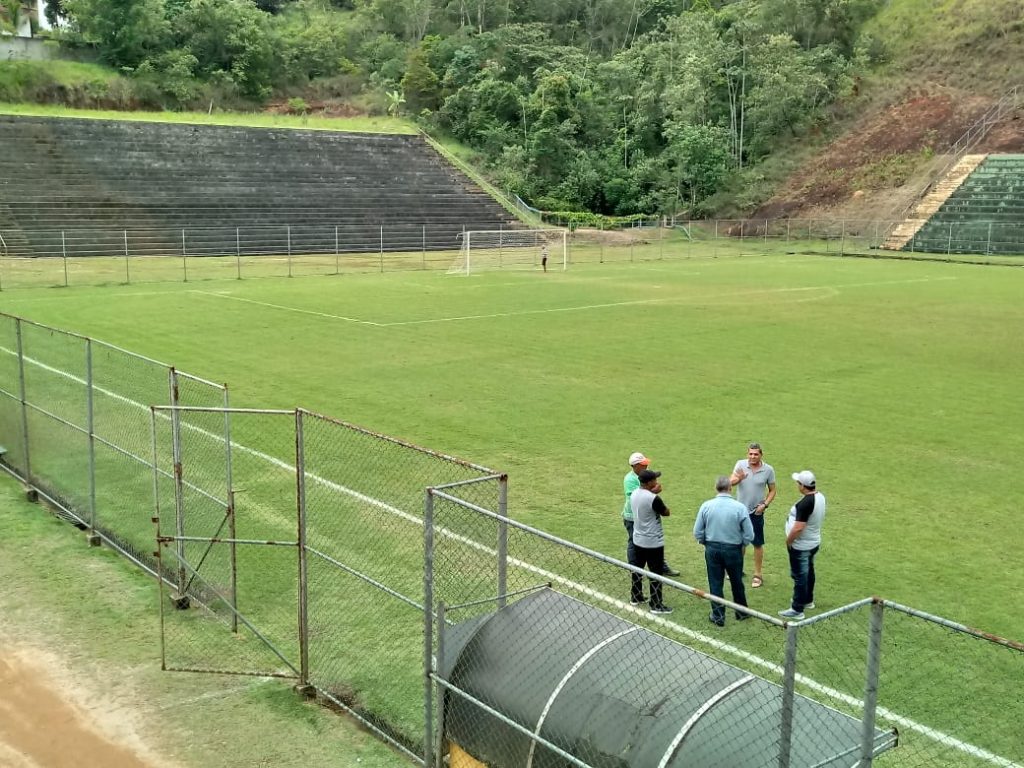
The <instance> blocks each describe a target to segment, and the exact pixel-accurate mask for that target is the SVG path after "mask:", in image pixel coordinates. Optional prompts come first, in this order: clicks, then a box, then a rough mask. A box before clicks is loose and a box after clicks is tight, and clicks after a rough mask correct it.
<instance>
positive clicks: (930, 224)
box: [904, 154, 1024, 256]
mask: <svg viewBox="0 0 1024 768" xmlns="http://www.w3.org/2000/svg"><path fill="white" fill-rule="evenodd" d="M904 250H914V251H919V252H927V253H944V254H949V255H952V254H968V253H973V254H985V255H993V254H995V255H1006V256H1011V255H1012V256H1020V255H1024V155H1014V154H992V155H989V156H988V157H987V158H986V159H985V162H984V163H982V164H981V165H980V166H978V168H977V169H976V170H975V171H974V172H973V173H972V174H971V175H970V176H969V177H968V178H967V179H966V180H965V181H964V182H963V183H962V184H961V185H960V186H959V187H957V189H956V191H954V192H953V194H952V195H950V196H949V198H948V199H947V200H946V201H945V202H944V203H943V204H942V207H941V208H940V209H939V210H938V211H936V212H935V214H933V215H932V216H931V217H930V218H929V219H928V221H927V222H926V223H925V225H924V226H923V227H921V228H920V229H919V230H918V231H917V232H916V233H915V234H914V237H913V239H912V240H911V241H910V244H909V245H908V246H904Z"/></svg>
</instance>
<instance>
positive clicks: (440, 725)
mask: <svg viewBox="0 0 1024 768" xmlns="http://www.w3.org/2000/svg"><path fill="white" fill-rule="evenodd" d="M446 613H447V611H446V609H445V605H444V601H443V600H442V601H439V602H438V604H437V663H436V667H437V671H436V672H435V674H438V675H439V674H440V670H441V664H442V663H443V661H444V654H445V649H444V643H445V634H446V630H447V628H446V622H447V621H448V619H447V618H446ZM437 698H438V704H439V705H440V703H441V702H443V701H444V693H443V692H442V691H440V690H439V691H438V696H437ZM436 738H437V740H436V741H435V742H434V748H435V750H436V751H435V753H434V768H444V707H443V706H439V708H438V712H437V737H436ZM428 765H429V763H428Z"/></svg>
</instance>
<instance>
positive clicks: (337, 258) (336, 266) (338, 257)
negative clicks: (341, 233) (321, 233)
mask: <svg viewBox="0 0 1024 768" xmlns="http://www.w3.org/2000/svg"><path fill="white" fill-rule="evenodd" d="M340 271H341V254H340V253H339V250H338V228H337V227H335V228H334V274H336V275H337V274H338V273H339V272H340Z"/></svg>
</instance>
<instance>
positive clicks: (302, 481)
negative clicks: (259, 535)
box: [295, 408, 309, 687]
mask: <svg viewBox="0 0 1024 768" xmlns="http://www.w3.org/2000/svg"><path fill="white" fill-rule="evenodd" d="M295 499H296V512H297V515H298V518H297V520H298V539H297V541H298V550H299V685H300V686H302V687H305V686H306V685H308V684H309V608H308V602H307V599H308V597H309V582H308V579H307V571H306V465H305V443H304V441H303V437H302V409H300V408H296V409H295Z"/></svg>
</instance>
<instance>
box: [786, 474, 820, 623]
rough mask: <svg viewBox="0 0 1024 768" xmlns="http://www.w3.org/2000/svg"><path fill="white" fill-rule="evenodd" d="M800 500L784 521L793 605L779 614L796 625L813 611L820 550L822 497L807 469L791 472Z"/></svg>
mask: <svg viewBox="0 0 1024 768" xmlns="http://www.w3.org/2000/svg"><path fill="white" fill-rule="evenodd" d="M793 479H794V480H796V487H797V490H798V491H799V492H800V500H799V501H798V502H797V503H796V504H794V505H793V506H792V507H790V510H789V518H788V519H787V520H786V549H787V550H788V551H789V575H790V576H792V578H793V602H792V603H791V604H790V606H789V608H787V609H786V610H784V611H779V616H781V617H782V618H784V619H791V620H793V621H799V620H800V619H802V618H803V617H804V611H805V610H806V609H808V608H813V607H814V557H815V555H817V554H818V550H819V549H820V548H821V524H822V523H823V522H824V520H825V496H824V494H822V493H820V492H819V491H818V480H817V478H816V477H815V476H814V473H813V472H811V470H809V469H805V470H803V471H802V472H794V473H793Z"/></svg>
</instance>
